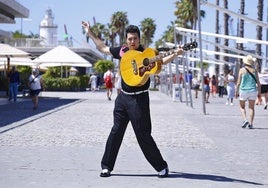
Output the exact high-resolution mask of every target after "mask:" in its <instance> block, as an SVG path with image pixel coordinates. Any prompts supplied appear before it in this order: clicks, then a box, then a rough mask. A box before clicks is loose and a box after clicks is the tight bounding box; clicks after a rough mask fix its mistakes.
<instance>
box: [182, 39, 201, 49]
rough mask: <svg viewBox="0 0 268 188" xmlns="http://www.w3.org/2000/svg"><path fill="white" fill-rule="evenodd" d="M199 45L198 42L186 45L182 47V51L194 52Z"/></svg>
mask: <svg viewBox="0 0 268 188" xmlns="http://www.w3.org/2000/svg"><path fill="white" fill-rule="evenodd" d="M197 46H198V44H197V42H196V41H193V42H190V43H186V44H184V45H183V46H182V49H183V50H184V51H188V50H192V49H194V48H197Z"/></svg>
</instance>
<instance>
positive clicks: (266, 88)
mask: <svg viewBox="0 0 268 188" xmlns="http://www.w3.org/2000/svg"><path fill="white" fill-rule="evenodd" d="M264 93H268V85H261V94H264Z"/></svg>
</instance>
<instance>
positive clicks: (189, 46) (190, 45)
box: [149, 41, 197, 63]
mask: <svg viewBox="0 0 268 188" xmlns="http://www.w3.org/2000/svg"><path fill="white" fill-rule="evenodd" d="M196 47H197V42H196V41H194V42H191V43H186V44H184V45H183V46H180V48H182V49H183V50H184V51H188V50H192V49H194V48H196ZM175 53H176V50H175V49H172V50H169V51H167V52H165V53H161V54H159V55H157V56H155V57H153V58H151V59H149V63H153V62H156V61H160V60H162V59H163V58H164V57H167V56H169V55H172V54H175Z"/></svg>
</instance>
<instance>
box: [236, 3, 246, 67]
mask: <svg viewBox="0 0 268 188" xmlns="http://www.w3.org/2000/svg"><path fill="white" fill-rule="evenodd" d="M239 11H240V14H242V15H244V14H245V0H240V9H239ZM244 22H245V21H244V20H243V19H240V20H239V31H238V33H237V35H238V37H241V38H243V37H244ZM237 49H238V50H244V46H243V43H238V44H237ZM242 65H243V63H242V59H240V67H241V66H242Z"/></svg>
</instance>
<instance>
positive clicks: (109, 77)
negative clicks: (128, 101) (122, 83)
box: [103, 69, 114, 101]
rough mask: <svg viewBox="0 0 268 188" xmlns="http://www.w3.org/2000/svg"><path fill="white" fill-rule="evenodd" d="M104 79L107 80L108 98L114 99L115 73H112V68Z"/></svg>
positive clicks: (105, 74)
mask: <svg viewBox="0 0 268 188" xmlns="http://www.w3.org/2000/svg"><path fill="white" fill-rule="evenodd" d="M103 79H104V82H105V87H106V92H107V98H108V100H109V101H110V100H112V99H111V97H112V93H113V85H114V84H113V79H114V74H113V73H112V71H111V69H108V70H107V71H106V72H105V73H104V75H103Z"/></svg>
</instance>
